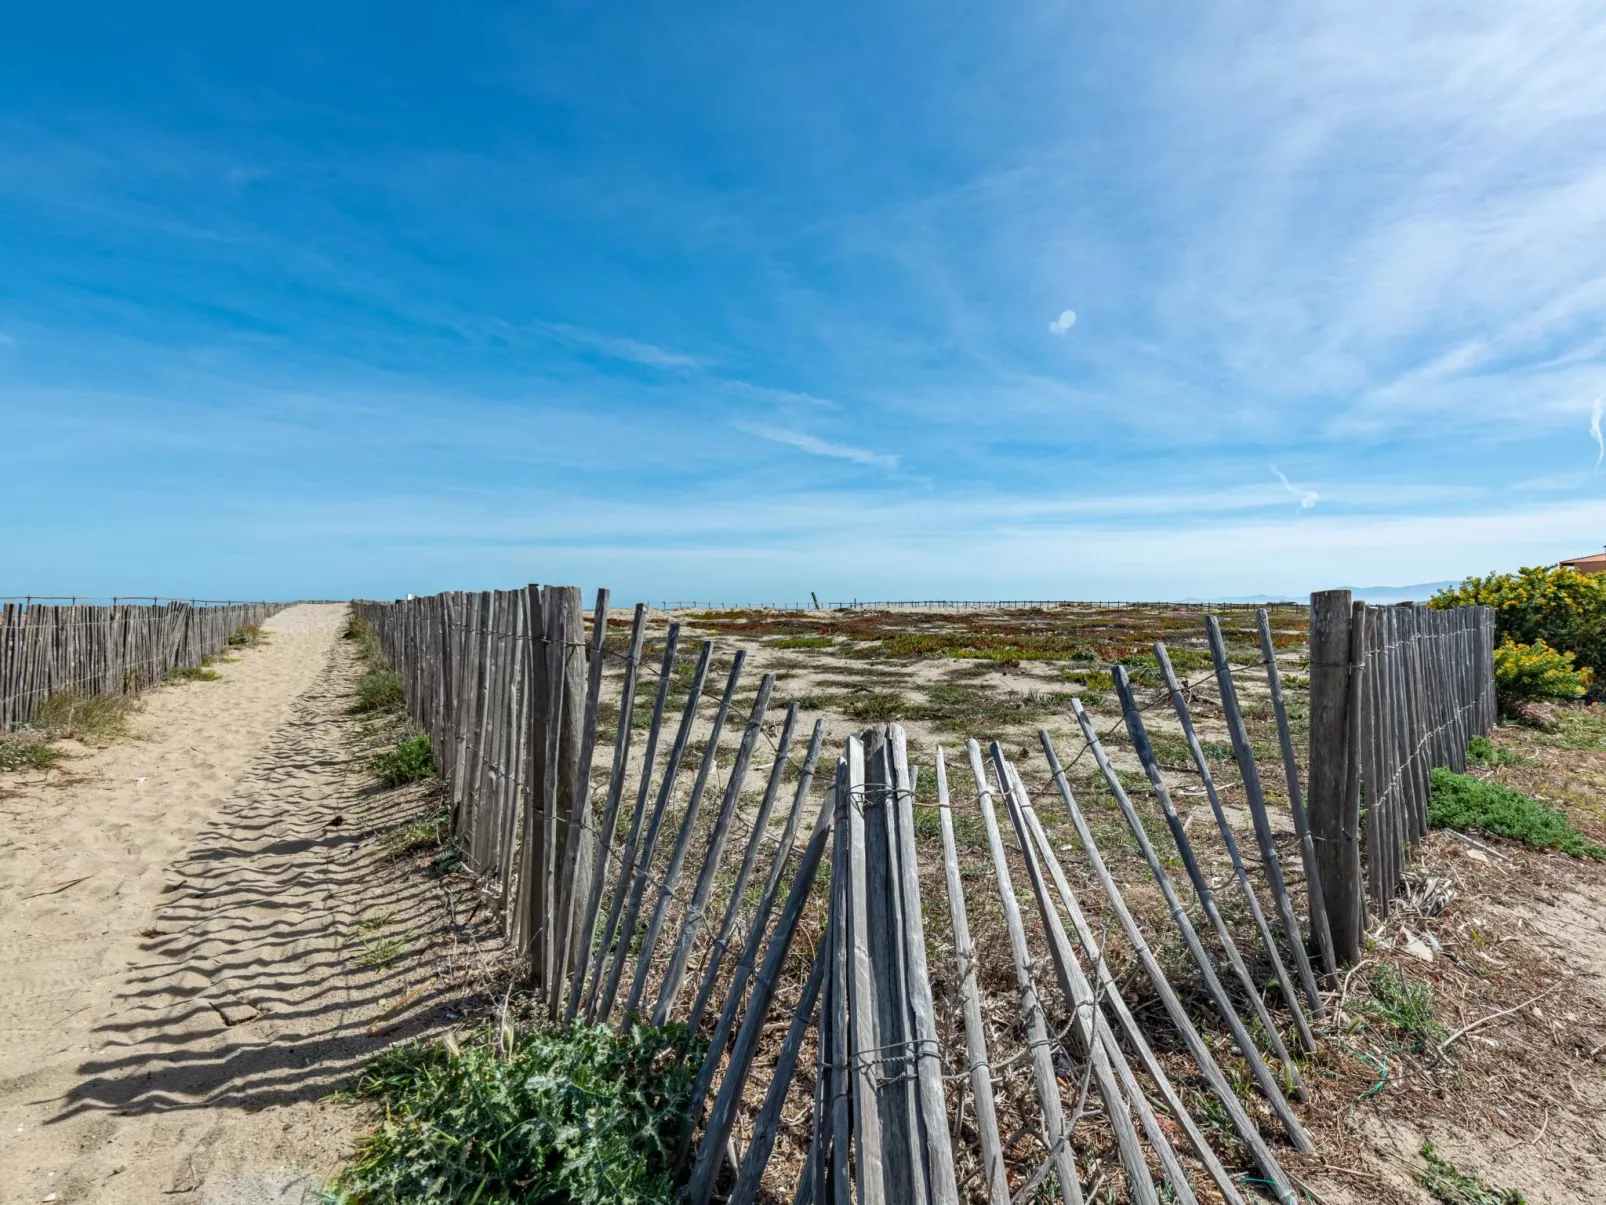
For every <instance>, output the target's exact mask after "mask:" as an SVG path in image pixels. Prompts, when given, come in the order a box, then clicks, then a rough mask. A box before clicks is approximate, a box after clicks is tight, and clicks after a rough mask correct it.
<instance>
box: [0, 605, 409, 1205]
mask: <svg viewBox="0 0 1606 1205" xmlns="http://www.w3.org/2000/svg"><path fill="white" fill-rule="evenodd" d="M344 610H345V609H344V608H343V607H341V606H325V605H318V606H313V605H307V606H299V607H295V608H292V609H291V610H289V611H286V612H284V613H282V614H281V615H279V616H276V617H275V618H274V619H273V620H272V621H271V622H270V624H269V627H270V628H271V629H272V631H273V636H272V638H271V640H270V642H269V643H268V644H267V645H266V646H265V647H263V648H261V649H256V650H248V651H246V652H245V653H244V654H243V655H242V657H241V658H240V660H239V661H238V662H236V663H233V664H224V665H221V666H219V669H220V670H221V671H222V672H223V673H224V675H225V680H224V681H221V682H209V683H197V684H192V685H187V686H182V687H176V688H167V689H163V690H159V691H157V692H154V693H153V694H152V695H151V696H150V699H149V703H148V706H147V708H146V710H145V711H144V713H143V714H142V715H141V716H140V717H139V719H138V720H137V722H136V727H137V729H138V730H140V731H141V732H143V733H144V734H145V736H144V739H140V740H136V741H132V742H125V743H122V744H118V745H115V746H113V747H111V748H108V749H105V750H100V751H96V752H92V753H86V754H85V755H84V756H82V757H81V758H78V759H76V760H74V761H72V762H69V763H68V773H67V780H66V781H65V782H63V781H62V777H63V776H62V775H61V774H60V773H59V772H58V773H55V774H52V775H50V776H49V780H48V781H46V780H43V779H41V777H40V776H38V775H35V776H33V777H32V778H31V779H21V778H19V776H16V775H12V776H8V777H7V778H6V779H4V780H0V792H3V794H0V812H3V814H4V817H5V824H4V829H3V831H0V967H3V968H4V970H3V983H0V1035H4V1037H3V1040H0V1201H3V1202H8V1203H9V1202H24V1201H49V1200H57V1201H60V1202H64V1203H65V1202H72V1201H108V1202H110V1201H158V1200H180V1201H191V1202H204V1203H206V1205H225V1203H227V1202H239V1203H244V1202H253V1203H254V1202H263V1201H301V1200H304V1199H308V1197H309V1193H310V1192H311V1190H312V1189H313V1188H315V1187H317V1186H319V1185H321V1184H322V1183H323V1182H324V1180H325V1179H326V1177H327V1175H328V1174H329V1172H330V1171H331V1170H332V1169H333V1167H334V1166H335V1165H336V1163H337V1162H338V1160H339V1158H340V1157H341V1155H342V1154H343V1153H346V1152H348V1151H349V1127H350V1125H351V1122H352V1118H351V1116H350V1113H349V1111H344V1110H338V1109H335V1108H334V1107H332V1106H330V1105H327V1104H320V1103H319V1100H320V1098H322V1097H324V1096H325V1095H327V1093H328V1092H329V1091H330V1090H331V1089H332V1088H333V1087H335V1086H336V1085H337V1084H338V1083H339V1082H340V1081H341V1080H342V1079H344V1078H345V1077H346V1076H347V1075H349V1073H350V1071H351V1070H352V1069H353V1068H354V1067H355V1066H357V1065H358V1064H359V1063H360V1062H361V1060H362V1059H363V1058H365V1057H366V1056H367V1055H368V1054H371V1053H372V1052H373V1051H374V1050H375V1049H377V1048H378V1047H379V1045H381V1044H382V1043H383V1041H384V1040H388V1039H386V1038H385V1037H384V1035H385V1034H393V1032H394V1029H393V1024H392V1023H393V1020H394V1018H392V1017H391V1015H390V1014H389V1013H388V1012H387V1009H389V1008H391V1007H393V1006H394V1005H396V1004H397V1003H398V1001H400V1000H403V999H406V998H407V997H408V995H409V994H412V995H415V996H422V995H423V993H414V992H412V990H411V989H412V988H413V987H414V986H415V985H416V984H420V983H422V982H423V975H422V973H421V972H418V971H415V970H413V969H411V968H410V967H409V965H408V963H409V961H410V960H409V959H408V958H407V957H406V956H405V955H402V956H400V957H398V958H397V959H396V961H395V963H394V964H392V965H387V966H373V965H364V963H365V962H367V963H373V962H375V961H379V960H378V959H376V958H375V957H374V956H373V954H372V953H371V952H372V951H376V950H377V951H379V952H386V951H387V950H388V947H384V946H381V945H380V944H379V943H382V942H384V941H386V939H387V938H394V939H397V941H398V944H401V945H410V944H412V943H413V942H415V941H417V942H423V941H424V935H425V934H426V933H427V931H428V930H430V929H431V928H432V924H433V922H432V920H431V913H432V911H433V900H432V897H431V894H430V893H431V888H430V886H429V884H428V883H427V881H425V880H423V879H422V878H421V877H420V876H418V875H416V874H413V875H405V874H400V873H397V872H396V871H395V870H394V869H387V867H388V863H387V862H386V860H385V857H384V850H383V842H382V841H375V840H371V839H368V838H371V837H372V836H373V835H374V833H375V832H376V830H379V829H382V828H383V827H384V826H385V825H386V824H387V822H394V813H395V811H396V809H397V808H398V806H403V805H402V803H401V801H399V800H398V799H396V798H394V797H393V796H392V795H389V794H385V793H380V794H376V793H375V792H374V791H373V790H372V788H371V786H370V785H369V778H368V776H367V775H366V774H364V773H362V772H361V767H360V764H357V762H358V759H356V758H355V756H354V754H353V752H352V747H351V743H350V735H351V730H352V725H353V721H352V720H350V719H349V718H348V717H347V716H346V714H345V713H346V710H347V708H348V706H349V699H348V696H347V694H346V692H347V691H348V689H349V685H350V681H351V678H352V675H353V667H352V662H351V657H350V654H349V651H348V650H347V649H346V648H345V647H344V646H343V645H342V644H341V642H340V641H338V639H337V632H338V630H339V627H340V624H341V622H342V619H343V616H344ZM387 812H388V813H389V814H387ZM337 817H338V818H339V819H338V820H337V819H336V818H337ZM365 952H370V953H369V954H368V956H367V957H366V958H365ZM408 1011H409V1013H411V1012H412V1009H411V1008H409V1010H408ZM381 1015H384V1016H385V1018H386V1024H385V1025H382V1026H377V1027H375V1028H376V1029H379V1030H381V1031H382V1032H381V1033H375V1032H372V1031H371V1030H370V1023H371V1022H373V1021H374V1020H375V1019H376V1018H378V1017H380V1016H381ZM51 1194H54V1196H53V1197H52V1195H51Z"/></svg>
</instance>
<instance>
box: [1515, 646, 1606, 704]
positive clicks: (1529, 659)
mask: <svg viewBox="0 0 1606 1205" xmlns="http://www.w3.org/2000/svg"><path fill="white" fill-rule="evenodd" d="M1593 677H1594V674H1593V673H1592V672H1591V671H1590V668H1589V667H1588V666H1587V665H1585V666H1582V667H1580V668H1578V669H1574V668H1573V655H1572V654H1571V653H1563V652H1560V651H1558V650H1557V649H1553V648H1551V647H1550V646H1549V645H1548V644H1546V643H1545V642H1544V641H1543V640H1538V641H1535V642H1534V643H1533V644H1518V643H1517V642H1516V641H1514V640H1512V639H1511V637H1509V636H1507V637H1506V638H1505V640H1504V641H1502V642H1501V643H1500V645H1499V647H1497V648H1496V649H1495V651H1494V685H1495V693H1496V694H1497V695H1498V696H1499V699H1500V708H1501V710H1502V711H1512V710H1515V709H1516V708H1519V707H1521V706H1522V704H1524V703H1531V702H1534V701H1535V700H1537V699H1577V698H1580V697H1581V696H1582V695H1583V694H1584V692H1585V691H1587V690H1588V689H1589V683H1590V680H1591V679H1592V678H1593Z"/></svg>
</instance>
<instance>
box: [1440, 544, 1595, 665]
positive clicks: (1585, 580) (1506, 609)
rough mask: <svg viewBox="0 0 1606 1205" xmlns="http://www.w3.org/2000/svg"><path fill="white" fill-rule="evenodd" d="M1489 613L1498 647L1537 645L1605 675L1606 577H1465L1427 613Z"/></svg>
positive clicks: (1550, 572)
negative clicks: (1474, 609) (1473, 609)
mask: <svg viewBox="0 0 1606 1205" xmlns="http://www.w3.org/2000/svg"><path fill="white" fill-rule="evenodd" d="M1472 604H1477V605H1480V606H1486V607H1493V608H1494V611H1495V631H1496V633H1497V634H1498V635H1499V637H1500V638H1501V640H1502V641H1505V640H1510V641H1512V642H1513V643H1515V644H1519V645H1522V644H1533V645H1537V644H1539V643H1540V642H1543V643H1544V644H1547V645H1549V646H1550V648H1552V649H1555V650H1558V651H1560V652H1564V653H1572V654H1573V655H1574V656H1575V657H1576V658H1577V664H1578V665H1579V667H1580V668H1584V669H1589V670H1592V671H1594V672H1595V673H1596V674H1601V673H1606V574H1603V575H1596V574H1585V573H1578V572H1576V571H1574V570H1572V569H1546V568H1536V569H1523V570H1521V571H1519V572H1517V573H1491V574H1489V575H1488V576H1487V577H1469V578H1467V579H1466V580H1465V581H1464V582H1462V583H1461V584H1460V585H1459V586H1453V587H1451V588H1449V589H1446V590H1441V591H1439V592H1438V593H1437V594H1435V595H1434V596H1433V598H1432V600H1431V601H1430V602H1429V604H1428V605H1429V606H1431V607H1438V608H1444V607H1459V606H1469V605H1472Z"/></svg>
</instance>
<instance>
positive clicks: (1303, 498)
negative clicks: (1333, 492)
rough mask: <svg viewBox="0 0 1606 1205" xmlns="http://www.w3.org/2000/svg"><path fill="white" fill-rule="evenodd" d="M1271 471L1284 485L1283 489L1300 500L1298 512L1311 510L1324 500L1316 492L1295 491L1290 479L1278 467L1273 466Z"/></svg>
mask: <svg viewBox="0 0 1606 1205" xmlns="http://www.w3.org/2000/svg"><path fill="white" fill-rule="evenodd" d="M1271 471H1272V472H1273V473H1274V474H1276V477H1277V480H1278V481H1281V482H1282V483H1283V488H1284V489H1285V490H1287V491H1288V492H1289V493H1290V494H1292V495H1293V496H1294V497H1296V498H1298V499H1299V506H1298V508H1297V509H1298V510H1309V509H1310V508H1311V507H1313V506H1315V505H1316V504H1317V503H1318V502H1320V501H1321V500H1322V496H1321V495H1320V494H1318V493H1317V492H1316V491H1315V490H1300V489H1295V488H1294V487H1293V486H1292V485H1290V484H1289V481H1288V478H1287V477H1285V476H1284V475H1283V471H1282V470H1281V469H1279V468H1278V467H1277V466H1276V465H1272V466H1271Z"/></svg>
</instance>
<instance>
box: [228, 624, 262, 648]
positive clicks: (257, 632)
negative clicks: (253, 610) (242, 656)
mask: <svg viewBox="0 0 1606 1205" xmlns="http://www.w3.org/2000/svg"><path fill="white" fill-rule="evenodd" d="M267 638H268V636H267V633H266V632H264V631H263V630H262V625H261V624H260V623H242V624H241V625H240V626H239V627H238V628H236V629H235V630H234V631H233V632H231V633H230V634H229V643H230V644H231V645H233V646H234V647H236V648H242V647H243V648H256V647H257V646H258V645H260V644H263V643H265V642H266V641H267Z"/></svg>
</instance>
